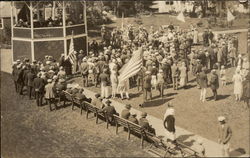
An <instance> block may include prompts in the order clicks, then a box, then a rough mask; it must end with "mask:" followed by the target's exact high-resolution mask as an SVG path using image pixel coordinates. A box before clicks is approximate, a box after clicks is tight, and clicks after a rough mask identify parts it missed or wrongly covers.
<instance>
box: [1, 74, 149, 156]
mask: <svg viewBox="0 0 250 158" xmlns="http://www.w3.org/2000/svg"><path fill="white" fill-rule="evenodd" d="M13 90H14V85H13V84H12V80H11V77H10V75H9V74H7V73H4V72H2V73H1V157H4V158H39V157H41V158H45V157H150V156H151V155H149V154H148V153H146V152H145V151H144V150H142V149H141V148H140V139H138V138H137V137H135V136H132V137H131V140H130V141H128V140H126V133H125V132H123V131H122V129H120V130H119V134H118V135H116V134H115V128H114V127H111V128H109V129H106V126H105V125H106V124H105V123H104V122H102V121H100V122H99V124H98V125H96V124H95V119H94V118H93V117H92V116H93V115H92V114H90V116H91V118H90V119H89V120H86V116H85V114H83V115H80V110H79V109H77V108H75V110H74V111H72V110H71V108H70V107H65V108H61V109H59V110H57V111H52V112H50V111H49V107H48V106H47V105H45V106H42V107H37V106H36V104H35V101H34V100H32V101H31V100H29V99H28V98H27V97H26V96H18V95H16V93H15V92H14V91H13Z"/></svg>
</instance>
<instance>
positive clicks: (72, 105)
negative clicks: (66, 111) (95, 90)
mask: <svg viewBox="0 0 250 158" xmlns="http://www.w3.org/2000/svg"><path fill="white" fill-rule="evenodd" d="M71 105H72V110H74V102H72V103H71Z"/></svg>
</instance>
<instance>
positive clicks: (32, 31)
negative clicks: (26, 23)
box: [29, 2, 35, 61]
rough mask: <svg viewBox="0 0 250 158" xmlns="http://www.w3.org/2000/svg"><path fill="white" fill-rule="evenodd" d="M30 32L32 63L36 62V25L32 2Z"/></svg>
mask: <svg viewBox="0 0 250 158" xmlns="http://www.w3.org/2000/svg"><path fill="white" fill-rule="evenodd" d="M29 9H30V31H31V61H34V60H35V52H34V23H33V2H30V7H29Z"/></svg>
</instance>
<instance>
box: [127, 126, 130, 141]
mask: <svg viewBox="0 0 250 158" xmlns="http://www.w3.org/2000/svg"><path fill="white" fill-rule="evenodd" d="M127 139H128V140H130V129H129V128H128V138H127Z"/></svg>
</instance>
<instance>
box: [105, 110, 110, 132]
mask: <svg viewBox="0 0 250 158" xmlns="http://www.w3.org/2000/svg"><path fill="white" fill-rule="evenodd" d="M104 117H105V119H106V122H107V127H106V128H107V129H108V128H109V119H108V115H107V113H106V112H105V113H104Z"/></svg>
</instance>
